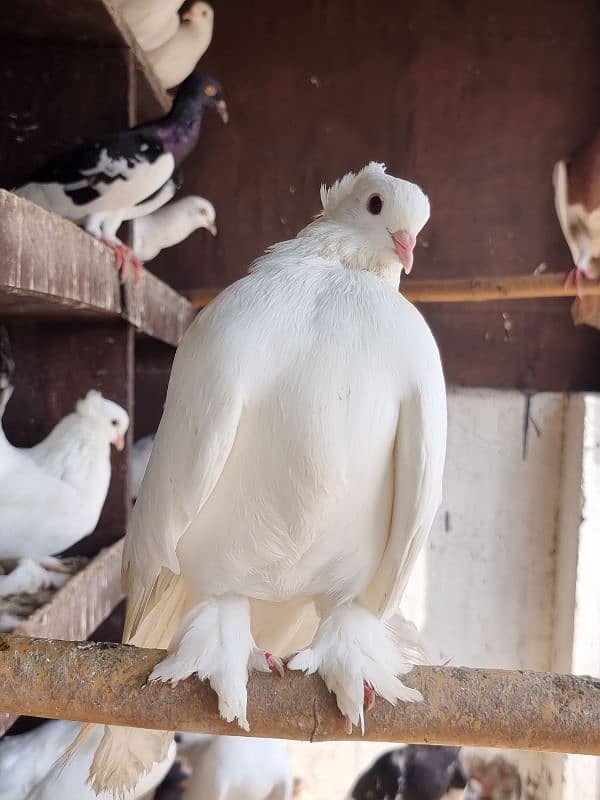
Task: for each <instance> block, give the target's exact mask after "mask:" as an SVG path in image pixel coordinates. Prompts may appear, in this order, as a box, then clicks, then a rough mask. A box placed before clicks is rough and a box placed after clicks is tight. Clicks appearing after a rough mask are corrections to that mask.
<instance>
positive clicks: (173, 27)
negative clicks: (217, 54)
mask: <svg viewBox="0 0 600 800" xmlns="http://www.w3.org/2000/svg"><path fill="white" fill-rule="evenodd" d="M118 5H119V6H120V8H121V11H122V13H123V16H124V17H125V20H126V22H127V24H128V25H129V27H130V28H131V30H132V31H133V33H134V35H135V38H136V39H137V41H138V43H139V45H140V47H141V48H142V49H143V50H154V49H155V48H157V47H160V46H161V44H164V43H165V42H167V41H168V40H169V39H171V38H172V37H173V36H174V35H175V33H176V32H177V28H179V14H178V13H177V11H178V10H179V8H180V7H181V6H182V5H183V0H119V2H118Z"/></svg>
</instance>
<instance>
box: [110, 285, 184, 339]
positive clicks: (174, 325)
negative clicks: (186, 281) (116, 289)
mask: <svg viewBox="0 0 600 800" xmlns="http://www.w3.org/2000/svg"><path fill="white" fill-rule="evenodd" d="M124 289H125V292H124V306H125V310H124V316H125V318H126V319H127V320H128V321H129V322H130V323H131V324H132V325H134V326H135V327H136V328H138V330H140V331H143V332H144V333H146V334H147V335H148V336H152V337H154V338H155V339H160V340H161V341H163V342H167V344H172V345H177V344H179V342H180V340H181V337H182V336H183V334H184V333H185V331H186V329H187V327H188V325H189V324H190V322H191V321H192V320H193V319H194V317H195V316H196V314H197V311H196V309H195V308H194V307H193V306H192V304H191V303H190V302H189V300H187V298H185V297H182V296H181V295H180V294H178V292H176V291H175V290H174V289H172V288H171V287H170V286H167V284H166V283H163V282H162V281H161V280H159V279H158V278H157V277H156V276H155V275H153V274H152V273H151V272H148V271H147V270H144V272H142V275H141V279H140V281H139V282H137V283H136V282H135V281H134V280H128V281H127V283H126V284H125V287H124Z"/></svg>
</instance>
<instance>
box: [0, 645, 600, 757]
mask: <svg viewBox="0 0 600 800" xmlns="http://www.w3.org/2000/svg"><path fill="white" fill-rule="evenodd" d="M164 656H165V652H164V651H162V650H142V649H138V648H135V647H131V646H126V645H114V644H104V643H102V642H99V643H95V644H92V643H90V642H83V643H75V642H73V643H71V642H58V641H47V640H42V639H29V638H19V637H16V636H4V637H1V638H0V708H5V709H7V710H8V711H11V712H15V711H18V712H23V713H28V714H34V715H38V716H49V717H55V718H56V717H59V718H61V719H76V720H80V721H82V722H104V723H113V724H116V725H132V726H134V727H140V728H154V729H157V730H165V729H167V730H180V731H197V732H200V733H218V734H230V735H246V734H244V732H243V731H242V730H241V729H240V728H238V727H237V725H234V724H228V723H226V722H224V721H223V720H222V719H220V717H219V714H218V711H217V703H216V695H215V694H214V692H213V691H212V689H211V688H210V686H209V684H208V682H202V683H201V682H200V681H198V680H197V679H196V678H190V679H188V680H186V681H183V682H181V683H179V684H178V685H177V686H176V687H171V686H169V685H166V684H156V683H154V684H151V685H144V684H145V681H146V679H147V676H148V675H149V674H150V672H151V670H152V669H153V667H154V666H155V665H156V664H157V663H158V662H159V661H160V660H161V659H162V658H164ZM405 680H406V683H407V684H409V685H410V686H413V687H415V688H418V689H419V690H420V691H421V692H422V694H423V696H424V698H425V699H424V702H422V703H398V705H397V706H396V707H393V706H391V705H390V704H389V703H386V702H385V701H384V700H382V699H381V698H377V700H376V702H375V706H374V708H373V709H372V711H371V712H369V714H368V715H367V720H366V726H365V728H366V730H365V737H364V738H365V739H366V740H370V741H387V742H419V743H427V744H457V745H472V746H487V747H509V748H519V749H523V750H551V751H558V752H570V753H573V752H574V753H589V754H592V755H600V681H599V680H597V679H594V678H588V677H575V676H573V675H555V674H552V673H544V672H522V671H519V672H509V671H504V670H486V669H466V668H451V667H416V668H415V669H414V670H413V671H412V672H411V673H410V674H409V675H407V676H406V678H405ZM248 720H249V722H250V729H251V733H250V735H252V736H266V737H275V738H280V739H298V740H306V741H311V742H312V741H327V740H335V741H339V740H345V739H349V738H356V737H357V736H360V733H358V732H355V733H354V734H353V736H352V737H351V736H349V735H348V734H346V733H345V731H344V727H345V723H344V719H343V718H342V715H341V714H340V713H339V711H338V709H337V707H336V704H335V700H334V698H333V696H332V695H331V694H329V693H328V691H327V689H326V688H325V685H324V683H323V681H322V680H321V678H319V677H318V676H317V675H312V676H309V677H307V676H305V675H302V674H299V673H297V672H286V673H285V676H284V677H283V678H279V677H277V676H275V675H265V674H264V673H256V672H255V673H253V674H252V675H251V676H250V680H249V683H248Z"/></svg>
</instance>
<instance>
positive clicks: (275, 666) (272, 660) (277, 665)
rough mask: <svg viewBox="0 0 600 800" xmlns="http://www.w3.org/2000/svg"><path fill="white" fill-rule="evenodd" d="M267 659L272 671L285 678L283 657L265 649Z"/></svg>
mask: <svg viewBox="0 0 600 800" xmlns="http://www.w3.org/2000/svg"><path fill="white" fill-rule="evenodd" d="M265 661H266V662H267V667H268V668H269V669H270V670H271V672H276V673H277V674H278V675H279V677H280V678H283V661H282V659H281V658H277V656H274V655H273V653H269V652H268V651H267V650H265Z"/></svg>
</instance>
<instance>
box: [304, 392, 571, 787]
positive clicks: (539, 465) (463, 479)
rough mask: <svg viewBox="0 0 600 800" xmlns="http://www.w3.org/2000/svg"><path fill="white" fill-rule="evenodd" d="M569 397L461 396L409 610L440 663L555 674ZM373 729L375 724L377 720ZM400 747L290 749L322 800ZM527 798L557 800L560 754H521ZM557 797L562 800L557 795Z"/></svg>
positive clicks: (453, 407) (455, 401)
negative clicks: (553, 778)
mask: <svg viewBox="0 0 600 800" xmlns="http://www.w3.org/2000/svg"><path fill="white" fill-rule="evenodd" d="M565 404H566V400H565V396H563V395H558V394H538V395H534V396H532V397H531V398H530V399H529V401H528V399H527V398H526V397H525V396H524V395H523V394H521V393H519V392H498V391H487V390H458V389H457V390H452V391H451V392H450V393H449V398H448V408H449V435H448V458H447V466H446V476H445V490H444V495H445V498H444V503H443V506H442V509H441V512H440V514H439V515H438V518H437V521H436V523H435V526H434V529H433V531H432V535H431V538H430V540H429V543H428V546H427V548H426V550H425V552H424V553H423V555H422V557H421V558H420V560H419V564H418V566H417V569H416V570H415V575H414V576H413V579H412V580H411V583H410V585H409V587H408V590H407V593H406V597H405V603H404V609H405V611H406V613H407V615H408V616H410V618H411V619H413V620H414V621H415V622H416V623H417V624H418V625H419V626H420V627H421V630H422V631H423V633H424V636H425V639H426V642H427V644H428V645H429V647H430V650H431V654H432V656H433V658H437V659H447V658H452V661H453V663H454V664H456V665H459V664H463V665H467V666H473V667H476V666H478V667H494V666H495V667H504V668H507V669H513V668H530V669H540V670H545V669H549V668H550V667H551V663H552V654H553V637H552V627H553V618H554V609H553V597H554V581H555V574H554V553H555V547H556V517H557V509H558V498H559V486H560V476H561V450H562V435H563V418H564V412H565ZM367 724H368V723H367ZM387 749H389V746H386V745H378V744H372V743H368V742H356V743H354V742H352V743H343V744H342V743H338V744H333V743H325V744H319V745H307V744H301V743H293V744H291V745H290V750H291V752H292V757H293V759H294V764H295V769H296V773H297V774H303V775H306V776H307V777H308V778H309V779H310V781H311V783H312V786H313V790H314V793H315V797H316V798H317V800H331V798H341V797H343V796H344V794H345V793H346V792H347V790H348V789H349V788H350V786H351V785H352V783H353V782H354V780H355V778H356V776H357V775H358V773H359V772H360V771H361V770H362V769H364V768H365V767H366V766H368V765H369V764H370V763H371V762H372V760H373V759H374V758H375V756H376V755H377V754H379V753H381V752H384V751H385V750H387ZM514 758H515V760H517V761H518V763H519V767H520V770H521V774H522V775H523V776H524V778H525V781H524V785H525V790H526V793H525V797H526V798H527V800H533V799H534V798H535V800H549V798H550V797H551V796H552V790H551V787H550V785H549V784H550V775H551V773H555V772H556V770H555V769H554V768H553V765H552V761H553V759H554V758H555V757H553V756H543V755H540V754H537V753H531V754H515V755H514ZM556 796H557V797H558V796H559V795H556Z"/></svg>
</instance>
